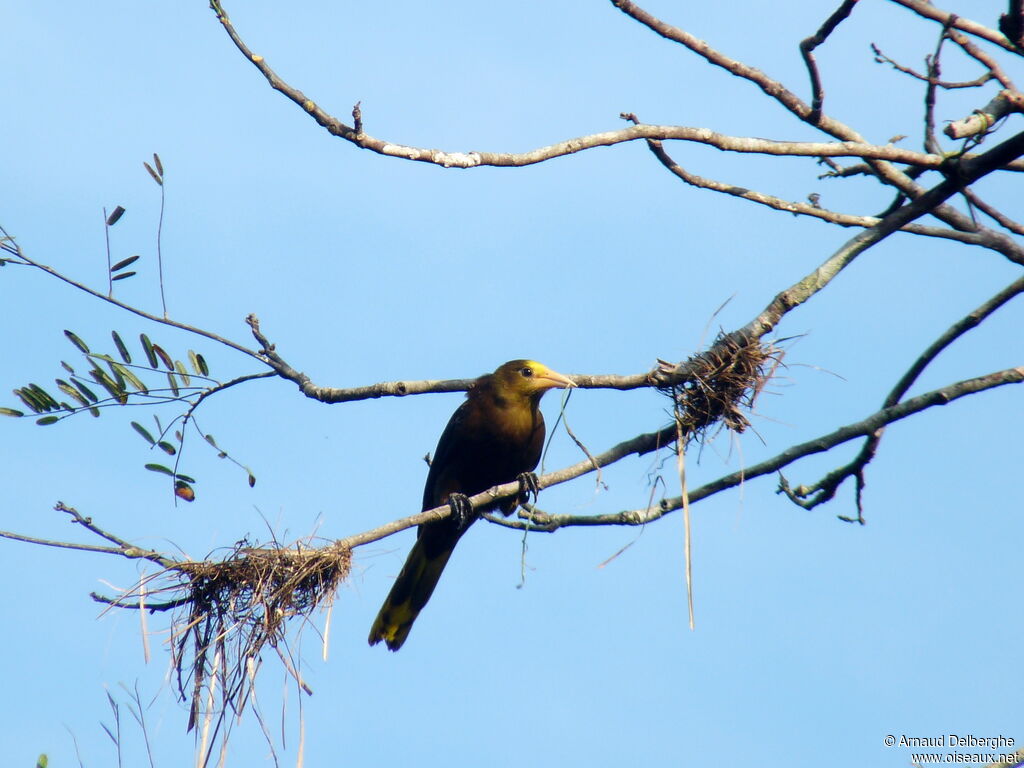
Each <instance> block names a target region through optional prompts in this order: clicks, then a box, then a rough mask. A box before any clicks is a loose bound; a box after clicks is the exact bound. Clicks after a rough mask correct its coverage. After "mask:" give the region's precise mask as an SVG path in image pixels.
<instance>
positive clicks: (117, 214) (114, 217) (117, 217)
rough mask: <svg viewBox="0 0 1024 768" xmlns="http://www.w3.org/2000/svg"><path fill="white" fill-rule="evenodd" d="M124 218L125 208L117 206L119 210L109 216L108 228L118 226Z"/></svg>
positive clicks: (116, 209)
mask: <svg viewBox="0 0 1024 768" xmlns="http://www.w3.org/2000/svg"><path fill="white" fill-rule="evenodd" d="M122 216H124V208H123V207H122V206H120V205H119V206H117V208H115V209H114V210H113V211H111V212H110V215H109V216H107V226H108V227H112V226H114V225H115V224H117V222H119V221H120V220H121V217H122Z"/></svg>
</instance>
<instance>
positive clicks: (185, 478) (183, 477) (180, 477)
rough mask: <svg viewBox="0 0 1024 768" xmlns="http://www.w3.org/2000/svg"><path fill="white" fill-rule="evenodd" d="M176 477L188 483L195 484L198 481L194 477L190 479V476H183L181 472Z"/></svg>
mask: <svg viewBox="0 0 1024 768" xmlns="http://www.w3.org/2000/svg"><path fill="white" fill-rule="evenodd" d="M175 477H177V478H178V479H179V480H184V481H185V482H186V483H194V482H195V481H196V479H195V478H194V477H189V476H188V475H183V474H181V472H179V473H178V474H176V475H175Z"/></svg>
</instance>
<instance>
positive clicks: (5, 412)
mask: <svg viewBox="0 0 1024 768" xmlns="http://www.w3.org/2000/svg"><path fill="white" fill-rule="evenodd" d="M24 415H25V414H24V413H22V412H21V411H16V410H14V409H13V408H0V416H14V417H15V418H20V417H21V416H24Z"/></svg>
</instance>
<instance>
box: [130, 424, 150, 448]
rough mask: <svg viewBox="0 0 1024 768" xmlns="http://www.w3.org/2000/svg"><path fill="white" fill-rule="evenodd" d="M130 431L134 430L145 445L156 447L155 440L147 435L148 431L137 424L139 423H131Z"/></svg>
mask: <svg viewBox="0 0 1024 768" xmlns="http://www.w3.org/2000/svg"><path fill="white" fill-rule="evenodd" d="M132 429H134V430H135V431H136V432H138V433H139V434H140V435H142V439H143V440H145V441H146V442H147V443H149V444H150V445H156V440H155V439H154V438H153V436H152V435H151V434H149V430H148V429H146V428H145V427H144V426H142V425H141V424H139V422H137V421H133V422H132Z"/></svg>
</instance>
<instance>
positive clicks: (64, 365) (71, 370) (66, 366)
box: [60, 360, 75, 376]
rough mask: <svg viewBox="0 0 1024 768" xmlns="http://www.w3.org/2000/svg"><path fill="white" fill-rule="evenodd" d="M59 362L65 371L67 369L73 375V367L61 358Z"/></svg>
mask: <svg viewBox="0 0 1024 768" xmlns="http://www.w3.org/2000/svg"><path fill="white" fill-rule="evenodd" d="M60 364H61V366H62V367H63V368H64V370H65V371H67V372H68V373H70V374H71V375H72V376H74V375H75V369H74V368H72V367H71V366H70V365H68V364H67V363H65V362H64V361H63V360H61V361H60Z"/></svg>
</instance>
